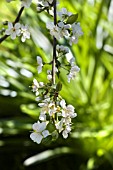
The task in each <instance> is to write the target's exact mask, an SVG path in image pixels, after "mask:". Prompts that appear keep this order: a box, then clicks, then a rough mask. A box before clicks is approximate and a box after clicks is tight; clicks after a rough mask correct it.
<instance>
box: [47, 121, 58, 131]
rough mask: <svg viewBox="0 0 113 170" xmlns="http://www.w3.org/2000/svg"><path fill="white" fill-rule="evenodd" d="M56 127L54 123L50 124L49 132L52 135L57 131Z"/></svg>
mask: <svg viewBox="0 0 113 170" xmlns="http://www.w3.org/2000/svg"><path fill="white" fill-rule="evenodd" d="M55 129H56V128H55V125H54V124H53V123H48V125H47V130H48V131H49V132H50V133H52V132H53V131H54V130H55Z"/></svg>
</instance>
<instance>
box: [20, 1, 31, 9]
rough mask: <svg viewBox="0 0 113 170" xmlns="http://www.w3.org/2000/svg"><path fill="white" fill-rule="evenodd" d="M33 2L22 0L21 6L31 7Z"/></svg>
mask: <svg viewBox="0 0 113 170" xmlns="http://www.w3.org/2000/svg"><path fill="white" fill-rule="evenodd" d="M31 3H32V0H22V2H21V7H25V8H29V7H30V5H31Z"/></svg>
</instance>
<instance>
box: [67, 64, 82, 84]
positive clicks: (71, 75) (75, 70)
mask: <svg viewBox="0 0 113 170" xmlns="http://www.w3.org/2000/svg"><path fill="white" fill-rule="evenodd" d="M79 71H80V68H79V67H78V66H76V65H74V66H72V67H71V70H70V73H69V74H68V82H69V83H70V80H71V79H72V80H73V79H74V78H75V77H76V74H77V73H78V72H79Z"/></svg>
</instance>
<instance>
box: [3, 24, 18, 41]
mask: <svg viewBox="0 0 113 170" xmlns="http://www.w3.org/2000/svg"><path fill="white" fill-rule="evenodd" d="M20 28H21V25H20V23H16V24H14V25H13V24H12V23H11V22H8V29H6V31H5V34H6V35H10V36H11V39H13V40H14V39H15V38H16V36H20V31H21V30H20Z"/></svg>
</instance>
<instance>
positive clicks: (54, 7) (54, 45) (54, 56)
mask: <svg viewBox="0 0 113 170" xmlns="http://www.w3.org/2000/svg"><path fill="white" fill-rule="evenodd" d="M53 9H54V25H56V24H57V13H56V11H57V9H56V0H54V1H53ZM56 44H57V42H56V38H55V37H54V36H53V62H52V84H55V66H56V60H57V58H56Z"/></svg>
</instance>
